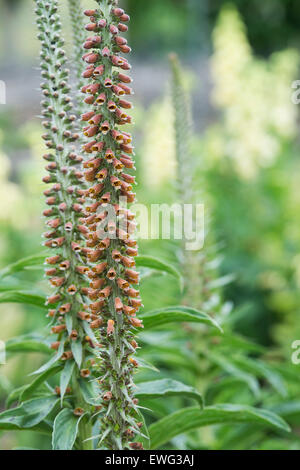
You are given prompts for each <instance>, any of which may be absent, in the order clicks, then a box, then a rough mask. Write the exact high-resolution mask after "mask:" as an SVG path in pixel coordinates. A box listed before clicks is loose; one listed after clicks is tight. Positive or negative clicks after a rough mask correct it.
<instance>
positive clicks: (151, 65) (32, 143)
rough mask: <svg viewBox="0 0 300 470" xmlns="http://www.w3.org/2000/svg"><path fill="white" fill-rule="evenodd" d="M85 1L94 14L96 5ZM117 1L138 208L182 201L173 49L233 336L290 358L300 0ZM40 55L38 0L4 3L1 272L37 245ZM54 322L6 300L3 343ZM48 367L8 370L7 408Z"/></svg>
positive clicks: (295, 301)
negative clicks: (123, 32)
mask: <svg viewBox="0 0 300 470" xmlns="http://www.w3.org/2000/svg"><path fill="white" fill-rule="evenodd" d="M66 3H67V2H66V1H65V0H62V1H61V4H62V8H61V14H62V20H63V26H64V29H65V37H66V42H67V46H66V48H67V51H68V53H70V50H71V44H70V43H71V34H70V25H69V20H68V15H67V6H66ZM82 3H83V5H84V6H86V7H91V5H92V4H93V1H92V0H90V1H88V0H84V1H83V2H82ZM120 3H121V4H122V6H124V7H125V8H126V9H127V10H128V12H129V14H130V16H131V19H132V21H131V28H130V34H129V43H130V45H131V46H132V48H133V53H132V58H131V62H132V65H133V76H134V88H135V96H134V104H135V109H134V118H135V123H136V125H135V130H134V134H135V142H136V161H137V169H138V182H139V186H138V188H137V193H138V200H139V201H140V202H146V203H149V204H150V203H152V202H153V203H162V202H172V201H173V200H174V198H175V199H176V195H175V193H176V188H175V185H174V180H175V174H176V160H175V144H174V135H173V130H172V120H173V111H172V107H171V100H170V80H169V78H170V71H169V65H168V54H169V53H170V52H176V53H177V54H178V55H179V57H180V59H181V60H182V63H183V65H184V73H185V76H186V83H187V87H188V88H189V91H190V93H191V96H192V100H191V101H192V105H193V121H194V126H193V137H192V144H193V145H192V152H193V158H194V159H195V162H196V167H197V171H196V173H195V180H196V181H197V182H198V186H199V189H200V190H201V191H202V190H205V194H206V198H205V204H206V206H207V207H208V208H209V211H210V213H211V219H212V220H211V229H212V230H213V232H214V237H215V239H216V240H218V242H219V243H220V246H221V248H220V250H221V253H222V256H223V263H222V265H221V268H220V269H221V274H224V275H227V274H230V273H233V274H234V277H235V280H234V282H232V283H231V284H229V285H228V286H226V287H225V289H224V296H225V299H226V300H228V301H230V302H232V303H233V305H234V311H235V312H237V313H236V314H235V316H234V320H233V322H232V323H233V328H234V330H235V331H237V332H239V333H241V334H243V335H245V336H246V337H247V338H249V339H251V340H253V341H255V342H256V343H258V344H259V345H262V346H264V347H265V348H266V355H270V356H272V355H273V356H276V358H277V359H278V360H279V361H281V364H290V363H291V359H290V357H291V352H292V350H291V343H292V341H294V340H296V339H300V295H299V286H300V252H299V247H300V223H299V217H300V185H299V180H300V158H299V156H300V145H299V122H298V121H299V106H297V105H295V104H293V103H292V101H291V95H292V92H293V89H292V83H293V81H294V80H296V79H297V78H299V73H300V72H299V49H300V3H299V1H297V0H265V1H264V2H261V1H259V0H252V1H251V2H245V1H243V0H235V1H232V2H231V3H227V2H224V1H220V0H219V1H217V0H151V2H145V1H140V0H121V1H120ZM38 54H39V45H38V42H37V39H36V29H35V25H34V5H33V2H32V1H31V0H0V63H1V66H0V80H3V81H5V83H6V87H7V104H6V105H0V228H1V233H0V268H2V267H4V266H5V265H6V264H8V263H11V262H13V261H15V260H17V259H19V258H20V257H25V256H26V255H30V254H33V253H37V252H39V251H41V250H42V247H41V233H42V231H43V220H42V217H41V215H40V214H41V212H42V210H43V205H44V200H43V196H42V191H43V184H42V183H41V178H42V176H43V174H44V170H43V167H44V163H43V160H42V158H41V156H42V154H43V143H42V140H41V137H40V136H41V134H42V128H41V125H40V121H39V118H38V117H37V115H38V114H39V100H40V94H39V91H38V87H39V83H40V78H39V71H38V69H37V67H38V64H39V61H38ZM69 55H70V54H69ZM141 251H142V252H143V253H144V254H151V255H155V256H161V257H162V258H163V259H164V260H166V261H169V262H172V263H173V264H176V263H178V259H177V256H176V249H175V250H174V244H172V243H168V242H165V241H160V240H153V241H151V240H150V241H142V242H141ZM32 281H35V282H36V284H37V285H38V288H40V289H41V290H42V289H43V288H44V280H43V278H42V275H41V272H37V271H34V270H32V271H28V272H27V274H26V276H23V279H22V282H23V283H24V282H25V283H28V286H29V287H30V285H31V283H32ZM5 282H7V283H9V282H11V281H9V280H8V281H5ZM10 285H11V284H10ZM4 287H5V283H4V284H1V286H0V289H2V290H3V288H4ZM142 290H143V300H144V304H145V306H147V309H148V310H150V309H151V308H156V307H157V306H158V299H159V306H162V305H170V304H171V305H172V304H173V305H175V304H177V303H179V297H180V294H179V292H178V288H177V286H176V284H174V282H173V281H172V279H169V278H168V277H161V278H159V279H152V278H149V279H147V280H145V282H144V283H143V286H142ZM46 324H47V320H46V319H45V318H44V316H43V314H41V312H40V310H38V309H37V308H35V307H22V306H21V305H19V304H0V339H1V340H7V339H9V338H11V337H13V336H15V335H20V334H26V333H28V332H30V331H32V330H34V329H35V330H36V329H38V328H41V329H42V328H43V327H44V326H45V325H46ZM40 360H41V358H40V357H39V356H37V355H33V354H28V355H17V356H15V357H13V358H12V359H10V360H9V362H8V364H7V365H5V366H1V369H0V407H1V408H3V407H4V402H5V397H6V395H7V393H8V392H9V390H10V389H11V388H12V386H21V385H22V384H24V383H25V382H26V381H28V380H29V379H28V377H27V373H29V372H30V371H32V370H33V364H37V365H38V363H39V361H40ZM299 367H300V366H298V368H299ZM297 370H298V375H299V369H297ZM297 370H296V368H294V369H293V373H297ZM43 439H44V438H43V437H41V436H36V435H34V436H33V434H32V433H30V432H24V433H19V434H18V433H9V434H8V433H4V434H1V435H0V448H1V449H10V448H13V447H15V446H17V445H31V446H32V441H33V440H34V445H33V447H40V448H42V447H43V446H45V447H47V444H46V443H45V442H44V440H43ZM295 445H296V444H295Z"/></svg>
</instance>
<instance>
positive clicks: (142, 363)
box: [138, 357, 159, 372]
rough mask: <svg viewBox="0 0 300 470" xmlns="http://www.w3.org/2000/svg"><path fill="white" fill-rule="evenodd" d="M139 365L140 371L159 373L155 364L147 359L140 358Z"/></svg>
mask: <svg viewBox="0 0 300 470" xmlns="http://www.w3.org/2000/svg"><path fill="white" fill-rule="evenodd" d="M138 363H139V370H140V369H149V370H152V371H153V372H159V369H157V368H156V367H155V366H154V365H153V364H151V363H150V362H148V361H146V360H145V359H142V358H141V357H139V358H138Z"/></svg>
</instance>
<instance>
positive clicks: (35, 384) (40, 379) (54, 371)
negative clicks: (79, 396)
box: [20, 365, 63, 401]
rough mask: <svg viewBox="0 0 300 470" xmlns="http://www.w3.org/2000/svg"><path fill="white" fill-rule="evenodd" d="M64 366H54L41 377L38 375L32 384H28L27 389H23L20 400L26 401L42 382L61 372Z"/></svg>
mask: <svg viewBox="0 0 300 470" xmlns="http://www.w3.org/2000/svg"><path fill="white" fill-rule="evenodd" d="M62 368H63V366H62V365H59V366H54V367H52V368H51V369H48V370H46V371H45V372H44V373H43V374H41V375H40V376H39V377H37V378H36V379H35V380H34V381H33V382H32V383H31V384H29V385H26V387H25V389H24V390H23V392H22V394H21V396H20V400H22V401H24V400H27V399H28V398H30V397H31V396H32V394H33V393H34V392H35V390H36V389H38V388H39V386H40V385H41V384H43V383H44V382H46V380H48V379H49V377H52V376H53V375H55V374H57V373H58V372H60V371H61V370H62Z"/></svg>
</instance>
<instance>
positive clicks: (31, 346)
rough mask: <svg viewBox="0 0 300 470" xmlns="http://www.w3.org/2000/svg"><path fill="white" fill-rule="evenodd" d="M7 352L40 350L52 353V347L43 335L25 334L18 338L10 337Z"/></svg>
mask: <svg viewBox="0 0 300 470" xmlns="http://www.w3.org/2000/svg"><path fill="white" fill-rule="evenodd" d="M5 349H6V352H11V353H19V352H40V353H50V352H51V349H50V347H49V346H48V344H47V343H46V342H45V339H44V338H43V337H38V336H34V335H32V336H31V335H28V336H26V335H24V336H19V337H16V338H12V339H9V340H8V341H7V342H6V343H5Z"/></svg>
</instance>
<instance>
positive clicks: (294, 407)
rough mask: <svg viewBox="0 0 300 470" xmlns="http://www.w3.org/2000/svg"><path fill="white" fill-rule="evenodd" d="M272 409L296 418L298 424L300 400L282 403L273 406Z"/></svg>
mask: <svg viewBox="0 0 300 470" xmlns="http://www.w3.org/2000/svg"><path fill="white" fill-rule="evenodd" d="M272 411H273V412H274V413H277V414H279V415H280V416H283V417H284V418H287V419H289V420H290V419H296V423H297V424H298V423H299V419H300V401H291V402H283V403H280V404H279V405H275V406H273V407H272Z"/></svg>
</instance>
